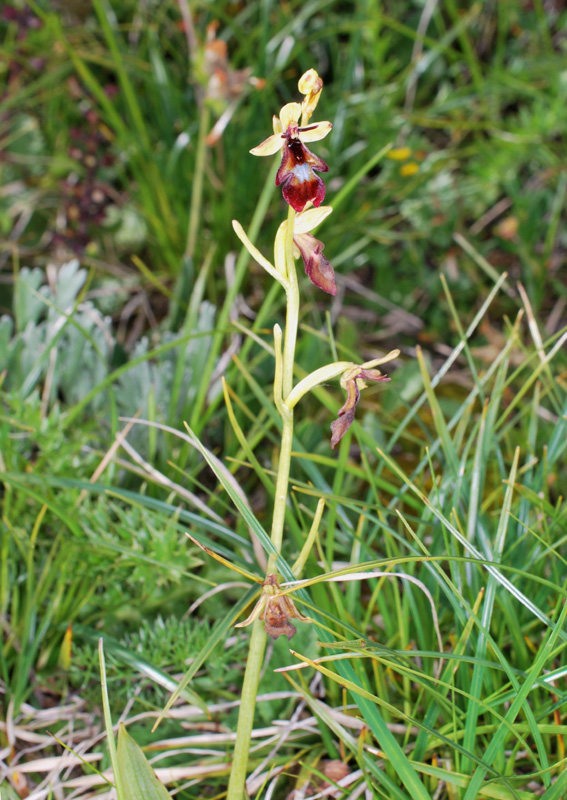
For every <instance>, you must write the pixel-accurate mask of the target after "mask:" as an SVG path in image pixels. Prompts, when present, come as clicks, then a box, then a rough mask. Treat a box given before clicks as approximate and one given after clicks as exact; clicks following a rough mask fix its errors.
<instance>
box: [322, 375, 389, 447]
mask: <svg viewBox="0 0 567 800" xmlns="http://www.w3.org/2000/svg"><path fill="white" fill-rule="evenodd" d="M372 363H373V362H372V361H369V362H368V366H367V365H365V364H362V365H361V366H359V367H355V368H354V369H351V370H348V372H345V373H344V374H343V376H342V377H341V386H342V387H343V389H346V391H347V399H346V403H345V404H344V406H343V407H342V408H340V409H339V413H338V414H337V419H336V420H334V421H333V422H331V434H332V435H331V447H335V446H336V445H337V444H338V443H339V442H340V441H341V439H342V438H343V436H344V435H345V433H346V432H347V431H348V429H349V428H350V426H351V425H352V423H353V422H354V413H355V410H356V406H357V403H358V401H359V400H360V390H361V389H366V383H365V381H381V382H384V381H389V380H390V378H388V376H387V375H382V373H381V372H380V370H379V369H369V368H368V367H370V366H371V365H372ZM374 363H375V362H374Z"/></svg>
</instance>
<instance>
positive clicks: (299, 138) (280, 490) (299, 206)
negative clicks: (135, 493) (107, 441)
mask: <svg viewBox="0 0 567 800" xmlns="http://www.w3.org/2000/svg"><path fill="white" fill-rule="evenodd" d="M322 88H323V81H322V80H321V78H320V77H319V76H318V74H317V73H316V72H315V70H309V71H308V72H307V73H305V75H303V76H302V78H301V79H300V81H299V90H300V92H301V93H302V94H303V95H304V99H303V102H302V103H301V104H300V103H288V104H287V105H285V106H284V107H283V108H282V109H281V111H280V115H279V117H274V120H273V130H274V133H273V135H271V136H269V137H268V138H267V139H266V140H265V141H264V142H262V144H260V145H258V147H255V148H254V149H253V150H251V153H252V154H253V155H258V156H268V155H273V154H275V153H277V152H278V151H280V155H281V164H280V168H279V170H278V172H277V176H276V186H281V187H282V194H283V197H284V199H285V201H286V202H287V203H288V206H289V208H288V214H287V220H285V221H284V222H282V223H281V225H280V226H279V228H278V231H277V234H276V238H275V243H274V263H273V264H272V263H271V262H270V261H269V260H268V259H267V258H266V257H265V256H264V255H263V254H262V253H260V251H259V250H258V249H257V248H256V247H255V246H254V245H253V244H252V242H251V241H250V240H249V239H248V237H247V235H246V233H245V232H244V230H243V228H242V226H241V225H240V223H238V222H237V221H235V220H234V221H233V223H232V224H233V228H234V230H235V233H236V234H237V236H238V238H239V239H240V240H241V242H242V243H243V244H244V246H245V247H246V248H247V249H248V251H249V253H250V254H251V255H252V256H253V258H254V259H255V260H256V261H257V263H258V264H260V265H261V266H262V267H263V268H264V269H265V270H266V272H267V273H268V274H269V275H270V276H271V277H272V278H273V279H274V280H276V281H277V282H278V283H279V284H280V285H281V286H282V288H283V289H284V290H285V293H286V320H285V330H284V331H283V332H282V330H281V328H280V326H279V325H277V324H276V325H275V326H274V351H275V373H274V404H275V406H276V409H277V411H278V413H279V415H280V417H281V444H280V453H279V460H278V466H277V478H276V490H275V498H274V508H273V516H272V527H271V541H272V544H273V546H274V553H271V554H270V556H269V559H268V564H267V569H266V577H265V580H264V581H263V582H262V593H261V595H260V598H259V600H258V602H257V603H256V605H255V607H254V608H253V609H252V611H251V613H250V614H249V616H248V618H247V619H246V620H244V621H243V622H241V623H239V627H244V626H247V625H252V632H251V637H250V649H249V653H248V659H247V662H246V670H245V674H244V682H243V687H242V694H241V703H240V712H239V718H238V725H237V730H236V744H235V749H234V757H233V763H232V769H231V773H230V778H229V784H228V792H227V800H243V798H244V797H245V783H246V774H247V768H248V755H249V750H250V739H251V733H252V726H253V723H254V707H255V703H256V695H257V691H258V684H259V680H260V674H261V670H262V667H263V664H264V653H265V648H266V637H267V635H270V636H272V637H274V638H277V637H278V636H280V635H286V636H288V638H291V637H292V636H293V635H294V633H295V632H296V629H295V625H293V623H292V622H291V620H297V621H300V622H309V621H310V620H309V618H307V617H304V616H303V615H302V614H301V613H300V612H299V611H298V610H297V609H296V607H295V605H294V602H293V600H292V599H291V598H290V597H289V596H287V595H286V594H285V592H282V591H281V589H280V586H279V583H278V576H277V571H276V564H277V557H278V555H279V554H280V553H281V552H282V546H283V544H284V530H285V515H286V505H287V497H288V488H289V475H290V466H291V452H292V443H293V419H294V409H295V407H296V405H297V403H298V402H299V401H300V400H301V398H302V397H303V396H304V395H305V394H306V393H307V392H309V391H311V390H312V389H314V388H315V387H316V386H319V385H320V384H321V383H323V382H326V381H328V380H330V379H332V378H339V377H340V379H341V385H342V387H343V389H345V390H346V392H347V400H346V402H345V404H344V405H343V407H342V408H341V409H340V410H339V412H338V418H337V420H335V421H334V422H333V423H332V426H331V430H332V437H331V444H332V446H333V447H334V446H335V445H336V444H337V443H338V442H339V441H340V440H341V439H342V437H343V436H344V434H345V433H346V431H347V430H348V428H349V427H350V425H351V424H352V421H353V420H354V414H355V408H356V404H357V403H358V401H359V398H360V391H361V390H362V389H364V388H365V386H366V381H387V380H389V378H388V377H387V376H385V375H383V374H382V373H381V372H380V371H379V370H378V369H376V367H377V366H379V365H381V364H384V363H386V362H388V361H390V360H392V359H393V358H396V357H397V356H398V355H399V351H397V350H394V351H392V352H391V353H388V355H386V356H384V357H383V358H377V359H373V360H372V361H368V362H366V363H364V364H354V363H353V362H351V361H339V362H335V363H333V364H328V365H327V366H325V367H321V368H320V369H318V370H315V371H314V372H313V373H311V374H310V375H308V376H307V377H306V378H304V379H303V380H301V381H299V383H297V385H296V386H295V387H294V384H293V375H294V365H295V349H296V342H297V332H298V325H299V311H300V306H299V302H300V298H299V283H298V278H297V271H296V265H295V261H296V259H297V258H300V257H301V258H302V259H303V262H304V266H305V272H306V274H307V276H308V277H309V279H310V281H311V282H312V283H313V284H314V285H315V286H317V287H318V288H320V289H321V290H322V291H324V292H326V293H327V294H330V295H335V294H336V291H337V290H336V284H335V274H334V271H333V268H332V266H331V264H330V263H329V261H328V260H327V259H326V257H325V256H323V255H322V251H323V248H324V245H323V243H322V242H321V241H319V240H318V239H316V238H315V237H314V236H312V235H311V231H312V230H314V229H315V228H316V227H317V226H318V225H319V224H320V223H321V222H322V221H323V220H324V219H325V217H327V216H328V215H329V214H330V213H331V212H332V210H333V209H332V208H331V207H330V206H322V205H321V203H322V201H323V199H324V197H325V185H324V183H323V180H322V179H321V178H320V176H319V175H318V174H316V173H320V172H323V173H325V172H327V171H328V169H329V168H328V166H327V164H326V163H325V162H324V161H323V159H321V158H320V157H319V156H317V155H315V154H314V153H312V152H311V151H310V150H309V149H308V148H307V147H306V145H305V143H306V142H309V143H310V142H317V141H319V140H320V139H323V138H324V137H325V136H326V135H327V134H328V133H329V132H330V131H331V129H332V124H331V123H330V122H320V123H311V121H310V120H311V116H312V114H313V112H314V111H315V109H316V107H317V104H318V102H319V98H320V95H321V91H322ZM299 123H300V124H299ZM323 508H324V501H323V500H322V499H321V500H320V501H319V504H318V506H317V511H316V513H315V518H314V520H313V525H312V527H311V531H310V532H309V534H308V536H307V539H306V542H305V544H304V546H303V548H302V551H301V554H300V556H299V558H298V560H297V561H296V564H295V565H294V570H293V571H294V574H295V575H296V577H299V573H300V572H301V570H302V569H303V566H304V564H305V563H306V561H307V558H308V556H309V552H310V549H311V546H312V545H313V542H314V541H315V538H316V536H317V533H318V530H319V524H320V522H321V518H322V514H323Z"/></svg>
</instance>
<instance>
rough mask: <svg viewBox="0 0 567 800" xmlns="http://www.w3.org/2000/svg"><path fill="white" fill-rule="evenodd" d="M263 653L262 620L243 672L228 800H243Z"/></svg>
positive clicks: (254, 632)
mask: <svg viewBox="0 0 567 800" xmlns="http://www.w3.org/2000/svg"><path fill="white" fill-rule="evenodd" d="M265 649H266V631H265V630H264V623H263V621H262V620H260V619H257V620H256V621H255V622H254V624H253V626H252V635H251V636H250V648H249V650H248V660H247V662H246V671H245V672H244V683H243V684H242V694H241V695H240V711H239V713H238V725H237V728H236V742H235V744H234V755H233V759H232V768H231V770H230V778H229V779H228V791H227V795H226V797H227V800H243V798H244V786H245V783H246V773H247V771H248V752H249V750H250V737H251V734H252V726H253V724H254V710H255V708H256V695H257V694H258V683H259V682H260V672H261V670H262V664H263V663H264V650H265Z"/></svg>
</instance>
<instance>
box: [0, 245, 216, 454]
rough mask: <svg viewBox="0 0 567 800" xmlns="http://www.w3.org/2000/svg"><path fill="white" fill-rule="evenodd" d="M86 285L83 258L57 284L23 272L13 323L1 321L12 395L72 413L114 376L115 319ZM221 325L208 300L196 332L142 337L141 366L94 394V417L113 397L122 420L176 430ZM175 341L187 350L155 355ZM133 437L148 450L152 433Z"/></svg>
mask: <svg viewBox="0 0 567 800" xmlns="http://www.w3.org/2000/svg"><path fill="white" fill-rule="evenodd" d="M86 279H87V272H86V270H84V269H80V267H79V262H78V261H77V260H73V261H69V262H68V263H66V264H63V266H62V267H60V268H59V269H58V270H57V271H56V272H53V273H50V280H49V281H48V280H47V277H46V274H45V272H44V271H42V270H39V269H33V270H30V269H27V268H23V269H22V270H20V273H19V275H18V279H17V283H16V286H15V290H14V300H13V317H8V316H4V317H1V318H0V372H3V371H4V370H5V371H6V377H5V381H4V389H7V390H8V391H13V392H17V393H18V394H20V396H22V397H29V395H30V394H31V393H32V392H33V391H34V390H35V391H39V392H40V394H41V396H42V397H44V399H47V402H48V406H49V407H50V408H51V407H53V405H54V404H56V403H57V402H58V401H61V402H62V403H63V404H64V406H67V407H68V406H72V405H74V404H75V403H78V402H80V401H81V400H83V398H85V397H86V396H87V395H88V394H89V393H90V392H91V391H93V390H96V387H97V386H100V385H101V384H102V382H103V381H104V380H105V379H106V378H107V376H108V375H109V373H110V371H111V361H112V355H113V352H114V348H115V344H116V342H115V337H114V331H113V327H112V320H111V318H110V317H109V316H105V315H103V314H102V313H101V311H100V310H99V309H98V308H97V307H96V306H95V305H94V304H93V303H92V302H91V301H90V300H83V299H81V291H82V290H83V288H84V286H85V282H86ZM214 320H215V307H214V306H213V305H212V304H210V303H208V302H203V303H202V304H201V306H200V308H199V313H198V316H197V320H196V325H195V329H194V330H192V331H185V332H184V331H181V332H179V333H175V334H173V333H171V332H165V333H164V334H162V336H161V337H160V338H159V340H158V339H156V338H155V337H154V338H153V339H152V341H151V343H150V341H149V339H148V337H143V338H142V339H140V341H139V342H138V343H137V344H136V345H135V347H134V350H133V352H132V353H131V354H130V359H131V360H132V361H135V360H136V359H139V358H141V359H142V360H141V361H140V363H137V364H134V365H133V366H132V367H131V368H130V369H128V370H127V371H126V372H124V373H123V374H122V375H120V377H119V378H117V380H116V382H113V383H112V384H111V385H110V386H109V387H105V388H104V389H102V388H101V390H100V391H99V392H94V396H93V399H92V400H91V402H90V405H89V409H90V411H91V412H92V411H100V412H102V413H103V414H105V413H106V412H108V411H109V408H110V394H109V393H110V392H111V391H112V392H113V393H114V397H115V400H116V405H117V408H118V411H119V413H120V414H121V415H123V416H133V415H134V414H135V413H136V412H140V414H141V417H142V418H143V419H148V418H149V419H152V420H156V421H159V422H163V423H168V424H174V425H176V424H177V423H178V422H179V420H180V419H183V417H184V416H185V417H186V416H188V414H189V412H190V409H191V404H192V402H193V401H194V399H195V396H196V393H197V390H198V387H199V381H200V376H201V375H202V374H203V372H204V369H205V363H206V360H207V358H208V354H209V350H210V346H211V332H212V330H213V328H214ZM185 334H186V335H185ZM175 340H181V344H179V345H178V346H176V347H172V348H171V349H169V350H165V352H161V353H160V354H159V355H158V356H156V357H150V354H151V351H152V349H156V348H157V349H159V348H162V347H163V346H164V345H167V344H168V343H169V342H173V341H175ZM146 355H147V356H148V357H147V358H144V356H146ZM46 387H47V388H46ZM46 392H47V393H48V396H47V398H46ZM132 437H133V438H134V439H136V440H138V438H139V439H140V441H139V442H138V441H136V443H137V444H139V445H140V447H141V450H142V451H144V449H145V447H144V444H143V442H146V441H147V430H146V431H145V433H144V431H143V429H141V428H138V429H136V430H135V431H133V432H132V435H131V437H130V440H131V441H133V438H132Z"/></svg>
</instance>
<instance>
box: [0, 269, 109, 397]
mask: <svg viewBox="0 0 567 800" xmlns="http://www.w3.org/2000/svg"><path fill="white" fill-rule="evenodd" d="M86 279H87V272H86V270H83V269H79V262H78V261H77V260H73V261H69V262H68V263H66V264H63V266H62V267H61V268H60V269H59V270H58V271H57V274H56V276H55V277H54V282H53V286H50V285H49V284H48V283H47V282H46V279H45V274H44V272H43V271H42V270H39V269H34V270H29V269H26V268H24V269H22V270H21V271H20V273H19V275H18V280H17V283H16V286H15V291H14V319H15V331H14V327H13V324H12V321H11V320H10V319H9V318H7V317H3V318H2V320H0V342H2V344H3V346H2V348H1V349H0V369H2V370H6V373H7V374H6V387H7V388H8V389H11V390H14V391H18V392H20V393H21V394H22V395H23V396H24V397H25V396H28V395H29V394H30V392H32V391H33V390H34V389H35V388H37V387H38V386H41V387H42V391H43V387H44V386H45V385H46V383H47V386H48V392H49V397H48V400H49V402H50V403H53V402H54V401H55V400H57V399H62V400H64V401H65V402H66V403H69V404H72V403H75V402H77V401H78V400H80V399H81V398H83V397H84V396H85V395H86V394H87V393H88V392H89V391H91V389H93V388H94V387H95V386H96V385H97V384H99V383H100V381H102V380H103V379H104V377H105V375H106V374H107V372H108V367H109V364H110V359H111V357H112V352H113V349H114V341H113V338H112V333H111V320H110V318H109V317H104V316H103V315H102V314H101V313H100V311H98V309H97V308H96V307H95V306H94V305H93V304H92V303H91V302H90V301H81V300H80V298H79V294H80V292H81V289H82V288H83V286H84V284H85V281H86ZM102 402H104V398H103V396H102V395H100V396H97V398H96V399H95V406H96V405H100V404H101V403H102Z"/></svg>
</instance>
